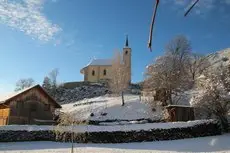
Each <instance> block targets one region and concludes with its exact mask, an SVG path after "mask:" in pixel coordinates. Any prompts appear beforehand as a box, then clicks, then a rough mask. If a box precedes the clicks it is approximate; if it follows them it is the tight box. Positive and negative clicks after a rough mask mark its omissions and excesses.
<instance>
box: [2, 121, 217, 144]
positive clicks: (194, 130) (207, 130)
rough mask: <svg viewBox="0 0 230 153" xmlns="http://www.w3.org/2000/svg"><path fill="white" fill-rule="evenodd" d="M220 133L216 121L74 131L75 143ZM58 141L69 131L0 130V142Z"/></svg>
mask: <svg viewBox="0 0 230 153" xmlns="http://www.w3.org/2000/svg"><path fill="white" fill-rule="evenodd" d="M219 134H221V129H220V126H219V124H218V123H217V122H207V123H202V124H199V125H195V126H192V127H183V128H171V129H151V130H148V131H144V130H141V131H128V132H124V131H114V132H85V133H75V134H74V142H77V143H127V142H144V141H160V140H176V139H184V138H195V137H203V136H213V135H219ZM15 141H59V142H71V132H63V133H59V132H58V131H8V130H6V131H0V142H15Z"/></svg>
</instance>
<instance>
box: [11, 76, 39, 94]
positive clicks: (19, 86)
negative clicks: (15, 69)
mask: <svg viewBox="0 0 230 153" xmlns="http://www.w3.org/2000/svg"><path fill="white" fill-rule="evenodd" d="M34 83H35V82H34V80H33V79H32V78H27V79H20V80H18V81H17V82H16V88H15V91H19V90H23V89H25V88H29V87H31V86H33V85H34Z"/></svg>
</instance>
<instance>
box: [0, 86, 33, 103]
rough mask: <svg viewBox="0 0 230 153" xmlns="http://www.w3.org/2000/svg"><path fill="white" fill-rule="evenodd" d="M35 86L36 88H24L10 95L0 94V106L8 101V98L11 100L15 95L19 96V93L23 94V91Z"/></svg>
mask: <svg viewBox="0 0 230 153" xmlns="http://www.w3.org/2000/svg"><path fill="white" fill-rule="evenodd" d="M35 86H37V85H34V86H31V87H29V88H25V89H23V90H20V91H16V92H11V93H6V94H1V95H0V104H1V103H4V102H5V101H6V100H8V99H10V98H12V97H15V96H17V95H19V94H21V93H23V92H25V91H27V90H29V89H31V88H34V87H35Z"/></svg>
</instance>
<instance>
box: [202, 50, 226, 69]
mask: <svg viewBox="0 0 230 153" xmlns="http://www.w3.org/2000/svg"><path fill="white" fill-rule="evenodd" d="M206 57H207V58H208V59H209V62H210V63H211V68H215V67H217V66H219V65H221V64H222V65H224V66H225V65H227V64H229V60H230V48H226V49H223V50H220V51H217V52H215V53H212V54H209V55H207V56H206Z"/></svg>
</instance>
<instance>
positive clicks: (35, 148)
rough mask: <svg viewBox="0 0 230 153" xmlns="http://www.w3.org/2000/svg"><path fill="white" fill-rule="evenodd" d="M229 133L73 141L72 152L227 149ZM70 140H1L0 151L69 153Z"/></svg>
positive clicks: (202, 150) (130, 152) (142, 152)
mask: <svg viewBox="0 0 230 153" xmlns="http://www.w3.org/2000/svg"><path fill="white" fill-rule="evenodd" d="M229 144H230V134H225V135H221V136H211V137H202V138H193V139H183V140H173V141H159V142H143V143H123V144H74V152H75V153H155V152H167V153H173V152H223V153H224V152H225V153H226V152H230V145H229ZM70 146H71V144H70V143H56V142H15V143H0V153H69V152H70Z"/></svg>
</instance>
